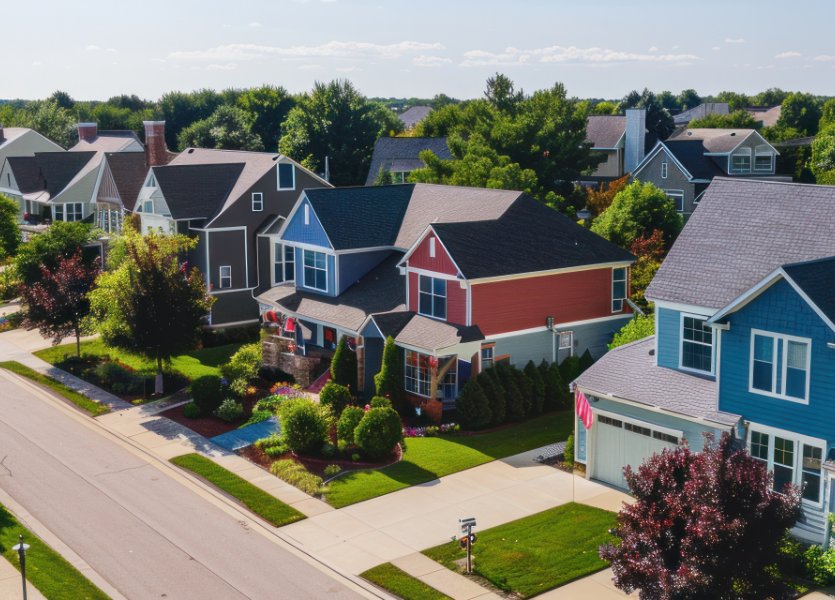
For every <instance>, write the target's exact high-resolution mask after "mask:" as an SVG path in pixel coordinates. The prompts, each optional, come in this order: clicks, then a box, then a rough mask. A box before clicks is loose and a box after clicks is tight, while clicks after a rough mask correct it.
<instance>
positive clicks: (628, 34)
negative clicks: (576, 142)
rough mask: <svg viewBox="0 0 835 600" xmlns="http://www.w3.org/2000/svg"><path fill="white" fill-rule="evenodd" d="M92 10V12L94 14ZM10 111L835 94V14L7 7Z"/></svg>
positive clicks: (550, 6)
mask: <svg viewBox="0 0 835 600" xmlns="http://www.w3.org/2000/svg"><path fill="white" fill-rule="evenodd" d="M79 5H81V8H80V7H79ZM3 13H4V24H5V27H4V33H3V38H2V39H3V46H4V51H3V53H2V58H0V65H2V67H3V71H2V72H3V74H4V77H3V85H2V86H0V96H2V97H6V98H13V97H22V98H37V97H44V96H46V95H48V94H50V93H51V92H52V91H54V90H56V89H62V90H66V91H68V92H69V93H70V94H71V95H72V96H73V97H75V98H77V99H105V98H107V97H109V96H111V95H114V94H117V93H135V94H138V95H140V96H142V97H145V98H152V99H155V98H158V97H159V96H160V95H161V94H162V93H164V92H166V91H169V90H174V89H179V90H192V89H197V88H201V87H210V88H216V89H221V88H225V87H247V86H252V85H259V84H261V83H270V84H277V85H283V86H284V87H286V88H287V89H288V90H290V91H291V92H300V91H304V90H308V89H310V87H311V86H312V85H313V83H314V82H315V81H328V80H331V79H334V78H337V77H339V78H348V79H350V80H351V81H353V82H354V83H355V84H356V85H357V86H358V87H359V88H360V90H361V91H362V92H363V93H365V94H366V95H368V96H398V97H400V96H420V97H431V96H433V95H434V94H436V93H439V92H443V93H446V94H448V95H451V96H455V97H458V98H470V97H476V96H479V95H480V94H481V93H482V91H483V89H484V82H485V80H486V79H487V77H489V76H490V75H491V74H493V73H495V72H496V71H499V72H502V73H505V74H507V75H508V76H510V77H511V78H512V79H513V80H514V81H515V82H516V83H517V86H519V87H522V88H524V89H525V90H529V91H530V90H535V89H540V88H544V87H548V86H550V85H552V84H553V83H554V82H556V81H561V82H563V83H564V84H565V85H566V87H567V89H568V92H569V94H570V95H574V96H579V97H605V98H618V97H621V96H623V95H624V94H625V93H626V92H628V91H629V90H631V89H634V88H638V89H641V88H643V87H649V88H650V89H653V90H656V91H658V90H662V89H667V90H671V91H673V92H676V93H677V92H678V91H680V90H681V89H684V88H688V87H692V88H695V89H696V90H697V91H699V92H700V93H703V94H707V93H716V92H719V91H721V90H724V89H732V90H735V91H742V92H746V93H753V92H757V91H760V90H762V89H765V88H768V87H773V86H777V87H781V88H783V89H788V90H803V91H810V92H813V93H817V94H829V95H835V36H833V35H832V34H831V27H832V21H833V17H835V3H832V2H830V1H829V0H824V1H821V2H812V1H806V0H795V1H793V2H791V3H787V2H771V1H759V2H748V1H745V2H743V1H740V0H725V1H723V2H717V1H714V0H700V1H698V2H683V1H682V2H669V1H667V2H650V1H649V0H620V1H617V2H614V1H609V0H593V1H592V0H583V1H582V2H577V1H574V0H572V1H564V0H552V1H550V2H549V1H544V0H536V1H533V0H532V1H516V2H507V1H504V2H498V1H493V0H481V1H475V0H473V1H470V0H467V1H456V0H447V1H445V2H440V1H435V0H423V1H419V2H414V1H411V2H405V1H400V0H395V1H386V2H383V1H381V0H377V1H373V0H371V1H365V0H270V1H267V0H260V1H255V0H234V1H231V2H230V1H229V0H225V1H219V0H203V1H197V0H167V1H161V0H143V1H142V2H116V1H113V0H110V1H108V2H103V1H99V0H93V1H90V0H83V1H82V2H80V3H77V2H63V1H62V2H58V1H56V0H50V1H46V2H44V1H41V2H31V1H30V2H15V3H13V4H12V5H10V6H6V7H4V11H3Z"/></svg>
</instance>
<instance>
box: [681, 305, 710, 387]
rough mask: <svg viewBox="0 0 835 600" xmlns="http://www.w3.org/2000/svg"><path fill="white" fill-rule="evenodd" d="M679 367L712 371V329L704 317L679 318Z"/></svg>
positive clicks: (706, 371)
mask: <svg viewBox="0 0 835 600" xmlns="http://www.w3.org/2000/svg"><path fill="white" fill-rule="evenodd" d="M681 366H682V367H684V368H686V369H694V370H696V371H704V372H705V373H710V372H712V371H713V329H712V328H711V327H710V326H708V324H707V319H706V318H705V317H696V316H692V317H691V316H687V315H682V316H681Z"/></svg>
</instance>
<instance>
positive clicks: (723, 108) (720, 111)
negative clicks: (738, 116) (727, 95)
mask: <svg viewBox="0 0 835 600" xmlns="http://www.w3.org/2000/svg"><path fill="white" fill-rule="evenodd" d="M728 113H730V105H729V104H728V103H727V102H704V103H702V104H699V105H698V106H694V107H693V108H689V109H687V110H684V111H682V112H680V113H678V114H677V115H673V123H675V124H676V125H686V124H687V123H689V122H690V121H693V120H695V119H703V118H705V117H706V116H707V115H727V114H728Z"/></svg>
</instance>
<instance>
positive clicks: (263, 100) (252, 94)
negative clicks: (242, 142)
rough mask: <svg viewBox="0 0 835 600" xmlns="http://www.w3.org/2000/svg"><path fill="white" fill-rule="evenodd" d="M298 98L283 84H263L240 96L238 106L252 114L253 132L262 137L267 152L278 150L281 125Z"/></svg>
mask: <svg viewBox="0 0 835 600" xmlns="http://www.w3.org/2000/svg"><path fill="white" fill-rule="evenodd" d="M295 104H296V100H295V99H294V98H293V96H291V95H290V94H289V93H288V92H287V90H286V89H284V88H283V87H281V86H274V85H262V86H261V87H256V88H250V89H248V90H246V91H244V92H243V93H242V94H241V95H240V96H238V101H237V106H239V107H240V108H242V109H244V110H245V111H246V112H248V113H249V114H250V115H251V116H252V127H251V129H252V133H254V134H255V135H257V136H258V137H259V138H261V143H262V144H263V147H264V148H265V149H266V150H267V152H274V151H276V150H278V138H279V137H281V125H282V124H283V123H284V119H286V118H287V113H289V112H290V109H291V108H293V106H295Z"/></svg>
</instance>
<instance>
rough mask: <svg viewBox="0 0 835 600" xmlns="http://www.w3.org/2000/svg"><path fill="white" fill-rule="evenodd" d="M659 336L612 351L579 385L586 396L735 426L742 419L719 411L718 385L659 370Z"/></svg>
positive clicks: (700, 378)
mask: <svg viewBox="0 0 835 600" xmlns="http://www.w3.org/2000/svg"><path fill="white" fill-rule="evenodd" d="M654 349H655V336H650V337H648V338H644V339H643V340H639V341H637V342H633V343H631V344H627V345H625V346H619V347H617V348H615V349H614V350H610V351H609V352H607V353H606V354H604V355H603V357H602V358H600V360H598V361H597V362H596V363H595V364H593V365H592V366H591V367H589V368H588V369H587V370H586V371H585V372H584V373H583V374H582V375H580V376H579V377H578V378H577V379H576V380H575V383H576V384H577V385H578V386H579V387H580V388H581V389H582V390H583V391H585V392H587V393H591V394H597V395H600V396H613V397H615V398H620V399H623V400H629V401H631V402H636V403H638V404H643V405H646V406H650V407H653V408H659V409H661V410H664V411H666V412H669V413H673V414H677V415H683V416H686V417H692V418H697V419H705V420H707V421H711V422H713V423H716V424H718V425H724V426H726V427H730V426H733V425H735V424H736V423H737V422H738V421H739V419H740V416H739V415H735V414H732V413H726V412H722V411H719V410H717V408H716V381H715V380H713V379H710V378H708V377H699V376H697V375H690V374H687V373H682V372H681V371H676V370H675V369H668V368H666V367H659V366H658V365H657V364H655V356H654V355H653V353H654Z"/></svg>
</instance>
